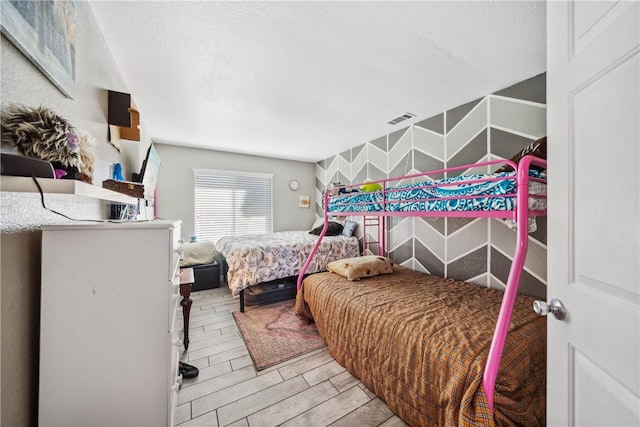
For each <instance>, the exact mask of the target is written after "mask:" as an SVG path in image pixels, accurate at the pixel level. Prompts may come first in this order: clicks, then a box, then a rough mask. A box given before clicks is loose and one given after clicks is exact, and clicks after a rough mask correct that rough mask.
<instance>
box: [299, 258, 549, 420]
mask: <svg viewBox="0 0 640 427" xmlns="http://www.w3.org/2000/svg"><path fill="white" fill-rule="evenodd" d="M394 269H395V270H396V271H395V272H394V273H392V274H387V275H382V276H377V277H371V278H367V279H362V280H360V281H355V282H349V281H348V280H346V279H344V278H342V277H340V276H338V275H336V274H333V273H318V274H312V275H310V276H309V277H307V278H306V279H305V280H304V285H303V288H302V290H301V292H298V295H297V300H296V314H298V315H299V316H304V317H307V318H309V319H312V320H314V321H315V322H316V325H317V327H318V331H319V332H320V335H321V336H322V338H323V339H324V340H325V342H326V343H327V346H328V348H329V352H330V353H331V355H332V356H333V357H334V358H335V359H336V360H337V361H338V362H339V363H340V364H342V365H344V366H345V367H346V368H347V369H348V370H349V371H350V372H351V373H352V374H354V375H355V376H357V377H358V378H360V379H361V380H362V382H363V383H364V384H365V385H366V386H367V387H368V388H369V389H370V390H372V391H373V392H375V393H376V394H377V395H378V396H380V397H381V398H382V399H384V400H385V402H387V404H388V405H389V407H390V408H391V409H392V410H393V411H394V412H395V413H396V414H398V415H399V416H400V417H401V418H402V419H403V420H404V421H405V422H407V423H408V424H410V425H413V426H419V425H422V426H479V425H482V426H484V425H486V426H493V425H524V426H536V425H544V424H545V392H546V387H545V373H546V369H545V367H546V322H545V319H544V318H540V317H538V316H536V315H535V313H534V312H533V310H532V308H531V307H532V299H531V298H528V297H524V296H518V298H517V301H516V304H515V306H514V309H513V315H512V318H511V325H510V328H509V334H508V336H507V341H506V344H505V348H504V351H503V356H502V361H501V364H500V372H499V374H498V378H497V381H496V393H495V400H494V402H495V414H494V415H495V418H494V416H492V414H491V412H490V411H489V408H488V403H487V399H486V396H485V393H484V390H483V389H482V374H483V370H484V365H485V362H486V359H487V354H488V352H489V346H490V343H491V338H492V336H493V330H494V328H495V323H496V319H497V317H498V311H499V309H500V303H501V300H502V295H503V293H502V292H499V291H494V290H491V289H487V288H483V287H480V286H475V285H470V284H468V283H464V282H458V281H455V280H453V279H443V278H441V277H436V276H431V275H428V274H424V273H420V272H416V271H413V270H409V269H407V268H403V267H398V266H394Z"/></svg>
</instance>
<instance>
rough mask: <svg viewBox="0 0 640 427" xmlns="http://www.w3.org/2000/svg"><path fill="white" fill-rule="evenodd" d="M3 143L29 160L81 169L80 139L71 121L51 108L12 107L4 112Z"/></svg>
mask: <svg viewBox="0 0 640 427" xmlns="http://www.w3.org/2000/svg"><path fill="white" fill-rule="evenodd" d="M2 143H3V144H10V145H12V146H15V147H18V151H19V152H20V153H21V154H23V155H25V156H27V157H35V158H37V159H41V160H46V161H49V162H59V163H60V164H62V165H64V166H73V167H78V166H79V163H80V155H79V153H80V144H79V138H78V135H77V134H76V132H75V130H74V128H73V126H72V125H71V123H69V121H68V120H66V119H64V118H63V117H60V116H59V115H57V114H55V113H54V112H53V111H51V110H49V109H48V108H44V107H38V108H29V107H24V106H20V105H11V106H9V107H7V108H5V109H3V110H2Z"/></svg>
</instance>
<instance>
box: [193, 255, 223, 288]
mask: <svg viewBox="0 0 640 427" xmlns="http://www.w3.org/2000/svg"><path fill="white" fill-rule="evenodd" d="M192 268H193V276H194V279H195V282H194V283H193V287H192V288H191V291H192V292H195V291H204V290H205V289H213V288H219V287H220V264H218V262H217V261H213V262H212V263H211V264H200V265H194V266H193V267H192Z"/></svg>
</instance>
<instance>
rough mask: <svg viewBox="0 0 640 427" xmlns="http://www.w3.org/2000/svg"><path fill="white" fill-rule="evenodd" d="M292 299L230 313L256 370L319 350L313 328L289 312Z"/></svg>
mask: <svg viewBox="0 0 640 427" xmlns="http://www.w3.org/2000/svg"><path fill="white" fill-rule="evenodd" d="M294 304H295V300H293V299H292V300H288V301H282V302H278V303H275V304H268V305H262V306H250V307H246V308H245V312H244V313H240V312H239V311H234V312H233V318H234V319H235V321H236V324H237V325H238V329H239V330H240V334H241V335H242V338H243V339H244V342H245V343H246V344H247V348H248V349H249V354H250V355H251V359H252V360H253V364H254V365H255V367H256V370H258V371H260V370H262V369H265V368H268V367H270V366H273V365H277V364H278V363H281V362H284V361H286V360H289V359H293V358H294V357H297V356H300V355H303V354H305V353H308V352H310V351H313V350H316V349H318V348H321V347H323V346H324V345H325V344H324V341H322V338H320V335H318V330H317V329H316V325H307V323H306V322H304V321H302V320H300V319H298V318H297V317H296V315H295V314H294V313H293V306H294Z"/></svg>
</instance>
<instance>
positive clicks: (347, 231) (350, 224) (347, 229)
mask: <svg viewBox="0 0 640 427" xmlns="http://www.w3.org/2000/svg"><path fill="white" fill-rule="evenodd" d="M356 228H358V223H357V222H355V221H348V220H347V221H345V222H344V227H343V228H342V235H343V236H347V237H351V236H353V233H354V232H355V231H356Z"/></svg>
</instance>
